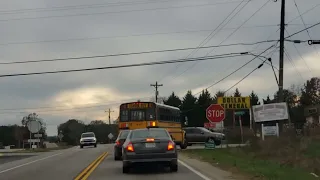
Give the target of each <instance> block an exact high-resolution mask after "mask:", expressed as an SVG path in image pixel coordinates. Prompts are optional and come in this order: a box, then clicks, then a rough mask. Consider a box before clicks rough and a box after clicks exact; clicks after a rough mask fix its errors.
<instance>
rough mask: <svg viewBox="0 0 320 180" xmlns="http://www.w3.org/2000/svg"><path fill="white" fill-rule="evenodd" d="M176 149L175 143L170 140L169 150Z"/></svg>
mask: <svg viewBox="0 0 320 180" xmlns="http://www.w3.org/2000/svg"><path fill="white" fill-rule="evenodd" d="M172 150H174V143H173V142H172V141H169V143H168V151H172Z"/></svg>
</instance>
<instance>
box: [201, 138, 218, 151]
mask: <svg viewBox="0 0 320 180" xmlns="http://www.w3.org/2000/svg"><path fill="white" fill-rule="evenodd" d="M204 148H205V149H215V148H216V144H215V143H214V140H212V139H209V141H208V142H205V144H204Z"/></svg>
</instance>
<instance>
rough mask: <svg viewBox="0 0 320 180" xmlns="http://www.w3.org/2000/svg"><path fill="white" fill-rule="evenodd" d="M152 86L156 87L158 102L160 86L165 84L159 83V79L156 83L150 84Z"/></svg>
mask: <svg viewBox="0 0 320 180" xmlns="http://www.w3.org/2000/svg"><path fill="white" fill-rule="evenodd" d="M150 86H153V87H155V88H156V103H157V102H158V95H159V91H158V87H160V86H163V84H158V81H156V84H150Z"/></svg>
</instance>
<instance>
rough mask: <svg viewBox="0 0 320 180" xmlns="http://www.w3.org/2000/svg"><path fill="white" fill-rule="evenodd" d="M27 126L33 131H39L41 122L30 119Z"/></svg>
mask: <svg viewBox="0 0 320 180" xmlns="http://www.w3.org/2000/svg"><path fill="white" fill-rule="evenodd" d="M27 127H28V129H29V131H30V132H31V133H37V132H39V131H40V129H41V124H40V122H38V121H29V122H28V123H27Z"/></svg>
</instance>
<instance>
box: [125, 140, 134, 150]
mask: <svg viewBox="0 0 320 180" xmlns="http://www.w3.org/2000/svg"><path fill="white" fill-rule="evenodd" d="M126 149H127V151H128V152H134V148H133V145H132V143H131V142H129V144H128V146H127V148H126Z"/></svg>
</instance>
